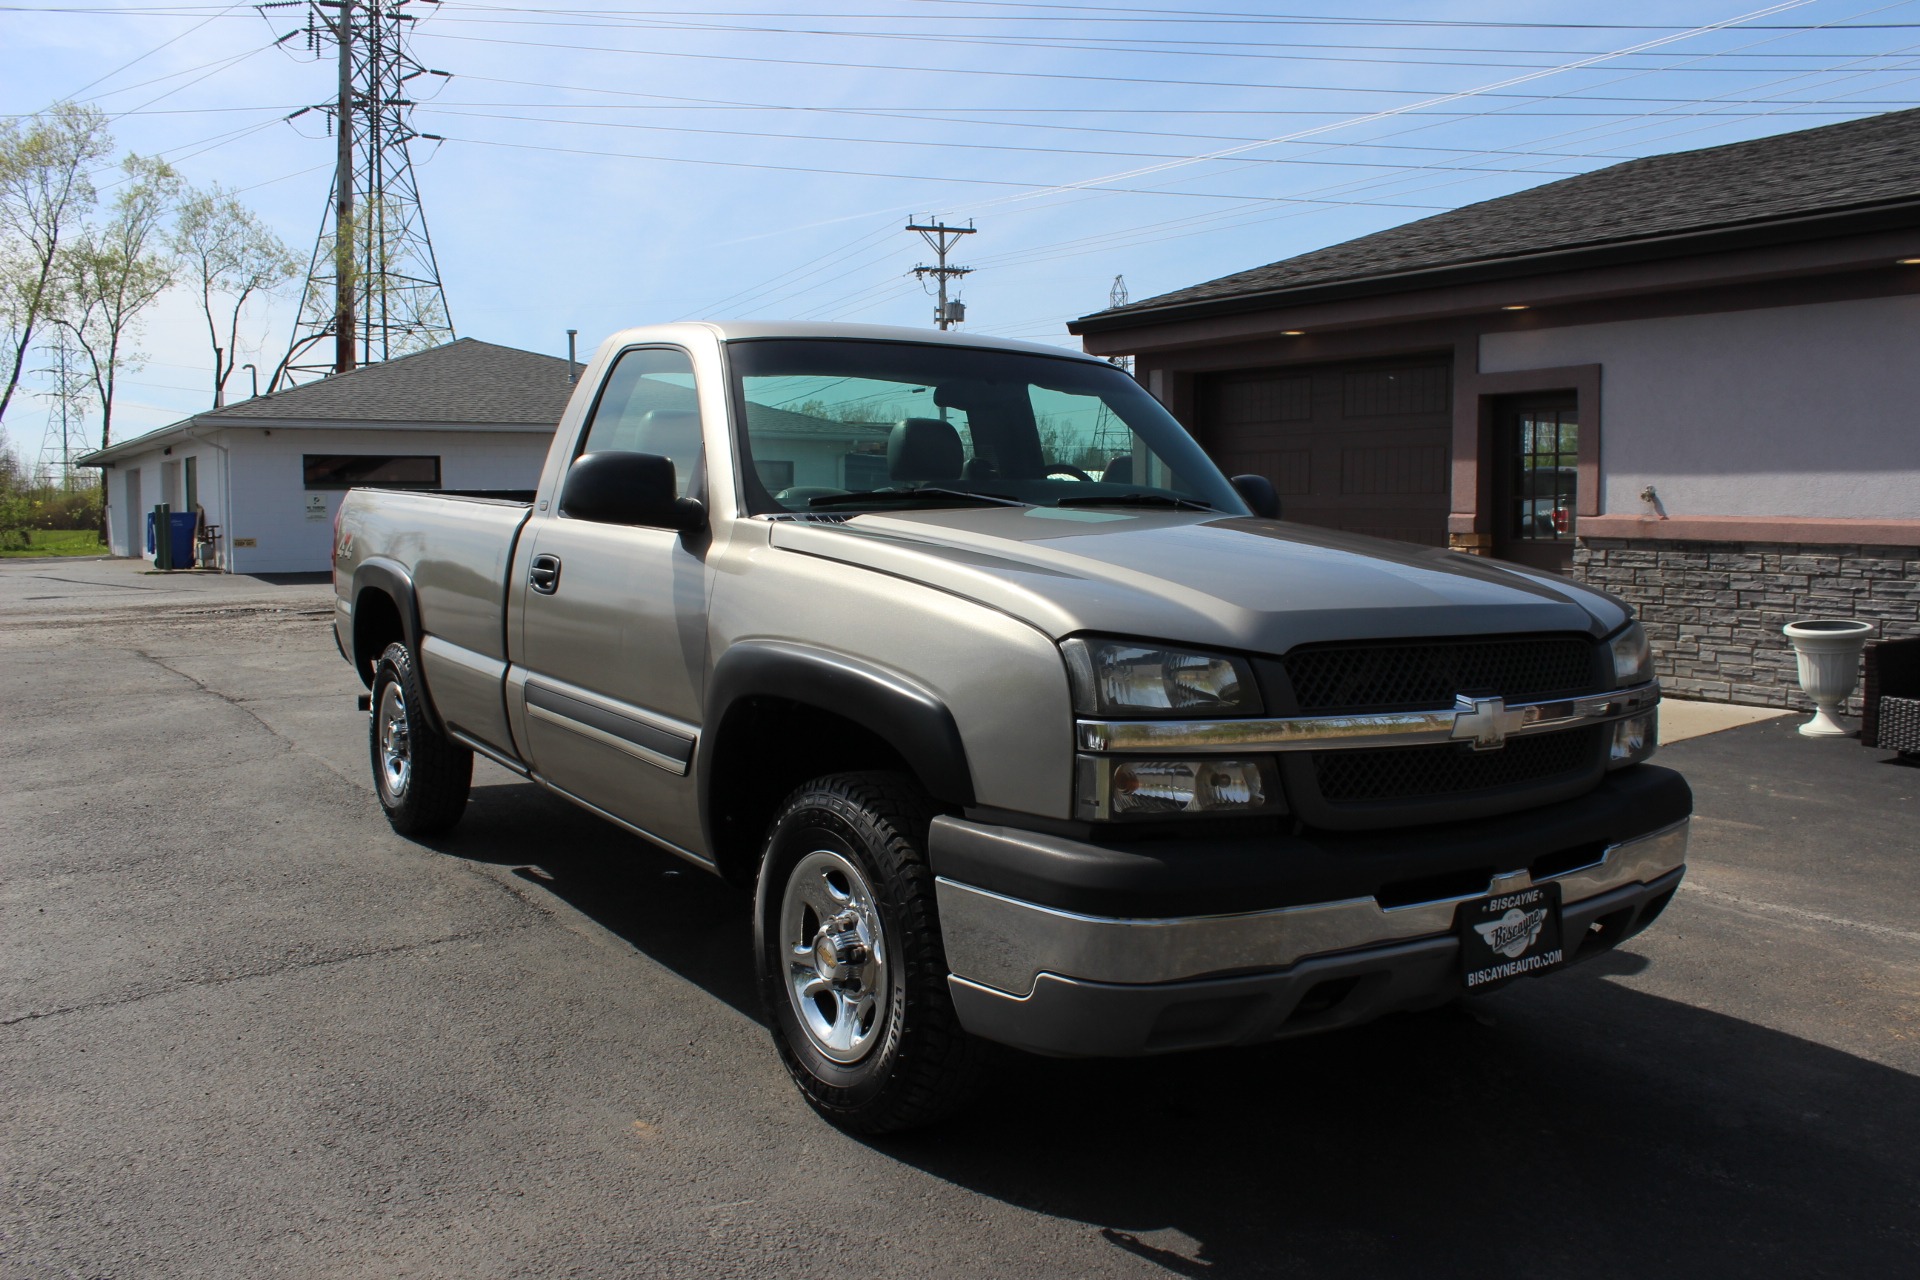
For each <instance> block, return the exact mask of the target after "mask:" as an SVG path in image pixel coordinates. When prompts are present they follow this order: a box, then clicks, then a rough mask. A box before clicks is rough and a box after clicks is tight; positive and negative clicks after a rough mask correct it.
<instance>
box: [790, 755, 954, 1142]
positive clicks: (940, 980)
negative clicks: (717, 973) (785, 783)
mask: <svg viewBox="0 0 1920 1280" xmlns="http://www.w3.org/2000/svg"><path fill="white" fill-rule="evenodd" d="M931 819H932V806H931V805H930V804H929V803H928V800H927V797H926V795H925V793H924V792H922V791H921V790H920V788H919V787H918V786H916V785H915V784H914V783H913V782H912V781H911V780H910V779H908V778H905V777H902V776H901V775H899V774H892V773H844V774H835V775H832V776H830V777H825V778H819V779H816V780H815V781H813V782H809V783H808V784H807V785H805V786H803V787H801V788H800V789H799V790H798V791H795V792H794V793H793V794H792V795H791V796H789V797H787V800H786V803H785V804H783V805H782V806H781V808H780V813H779V816H778V817H776V818H775V819H774V822H773V826H772V829H771V831H770V832H769V834H768V837H767V845H766V850H765V854H764V857H763V859H762V862H761V869H760V878H759V885H758V890H757V892H756V894H755V900H754V949H755V954H756V957H757V960H758V968H759V974H760V995H761V999H762V1000H763V1001H764V1003H765V1005H766V1010H767V1017H768V1022H769V1023H770V1024H771V1026H772V1028H773V1040H774V1044H775V1046H776V1047H777V1048H778V1049H779V1051H780V1060H781V1061H782V1062H784V1063H785V1064H786V1067H787V1071H788V1072H789V1073H790V1074H791V1075H792V1076H793V1079H794V1083H796V1084H797V1085H799V1086H800V1092H801V1093H802V1094H803V1095H805V1097H806V1099H807V1101H808V1103H810V1104H811V1105H812V1106H813V1108H814V1110H815V1111H818V1112H819V1113H820V1114H821V1115H822V1116H823V1117H825V1118H826V1119H827V1120H828V1121H830V1122H832V1123H833V1124H835V1125H837V1126H839V1127H840V1128H843V1129H847V1130H850V1131H852V1132H855V1133H867V1134H878V1133H895V1132H899V1131H901V1130H904V1129H912V1128H917V1127H919V1126H922V1125H926V1124H931V1123H933V1122H934V1121H936V1120H939V1119H941V1118H943V1117H945V1116H947V1115H949V1114H950V1113H952V1112H953V1111H954V1110H956V1109H957V1108H958V1107H960V1106H961V1105H962V1104H964V1103H965V1102H966V1101H967V1099H968V1098H969V1097H970V1096H971V1095H972V1094H973V1092H974V1091H975V1089H976V1088H977V1087H978V1085H979V1084H980V1082H981V1080H982V1079H983V1077H984V1075H985V1065H986V1055H987V1053H988V1052H989V1046H987V1045H986V1044H985V1043H984V1042H982V1041H980V1040H977V1039H975V1038H974V1037H973V1036H970V1035H968V1034H967V1033H966V1032H965V1031H964V1030H962V1029H961V1027H960V1023H959V1019H958V1018H957V1017H956V1016H955V1015H954V1012H953V1001H952V999H951V998H950V996H949V995H948V992H947V965H946V955H945V952H944V951H943V949H942V947H941V945H940V926H939V917H938V915H937V913H936V910H935V905H934V888H933V873H932V872H931V871H930V870H929V869H928V867H927V858H926V839H927V825H928V823H929V822H930V821H931ZM835 860H838V861H837V862H836V861H835ZM846 866H851V867H852V868H854V869H856V870H857V871H858V872H859V874H860V876H861V877H863V878H864V880H865V885H864V886H848V887H849V888H850V889H860V888H864V889H865V890H866V893H867V897H868V901H867V905H866V907H865V909H864V913H863V914H861V915H860V923H859V924H858V925H857V926H856V927H855V928H854V929H853V932H857V933H859V935H860V936H861V938H862V939H864V940H865V941H867V942H869V943H871V942H874V941H875V938H876V937H877V939H878V945H876V946H873V947H872V948H870V949H869V948H865V947H854V948H853V952H854V953H857V952H860V951H866V952H867V953H868V954H867V958H866V961H865V963H864V965H862V966H858V967H856V968H855V969H854V971H855V972H859V973H860V974H861V975H862V977H861V978H860V979H859V980H858V981H853V982H850V983H842V984H836V985H834V986H833V987H832V988H831V989H830V993H829V994H827V995H825V996H818V997H814V999H813V1002H814V1005H815V1009H816V1012H822V1021H823V1022H824V1021H826V1020H827V1019H826V1018H825V1016H824V1012H823V1010H824V1008H825V1007H826V1006H825V1005H824V1004H823V1003H822V1002H823V1001H824V1002H827V1003H831V1002H833V1001H844V1002H845V1004H847V1005H857V1004H858V1003H859V1002H860V1001H861V1000H870V1002H871V1005H872V1007H873V1009H874V1016H873V1021H872V1023H871V1024H862V1023H861V1022H860V1020H859V1018H858V1015H857V1014H856V1015H855V1016H854V1017H853V1018H851V1019H849V1020H847V1022H846V1024H845V1025H847V1026H848V1027H851V1028H856V1029H857V1028H858V1027H860V1026H862V1025H866V1027H867V1029H866V1030H865V1031H864V1033H862V1032H859V1031H858V1030H856V1031H855V1033H854V1034H855V1037H856V1038H857V1037H858V1036H860V1035H864V1037H865V1044H866V1048H865V1050H864V1052H860V1051H857V1050H856V1049H855V1048H853V1047H850V1046H844V1045H843V1046H839V1047H838V1050H837V1052H838V1054H839V1056H840V1058H841V1059H842V1060H836V1059H835V1057H832V1056H829V1053H830V1052H833V1051H835V1050H834V1049H833V1047H832V1046H828V1048H826V1049H823V1047H822V1046H823V1044H825V1043H826V1040H825V1039H823V1038H822V1037H821V1036H820V1034H819V1030H818V1028H819V1026H820V1024H819V1023H812V1024H811V1025H813V1026H814V1027H815V1030H809V1025H810V1024H809V1022H807V1021H803V1020H804V1019H806V1018H807V1015H806V1014H805V1013H803V1012H802V1007H801V1006H802V1004H803V1001H805V1000H806V999H807V997H805V996H803V995H801V994H798V993H797V990H796V986H797V985H799V984H805V983H808V982H819V983H821V984H822V985H824V983H825V980H824V979H821V978H817V977H813V976H809V975H808V972H807V966H808V964H810V963H812V962H811V961H808V962H805V963H803V962H800V961H798V960H797V959H796V953H795V952H792V951H790V950H789V947H790V945H791V942H792V940H790V939H786V938H785V936H784V935H785V934H786V933H787V932H796V936H797V937H799V938H802V939H804V937H805V935H806V932H807V925H806V924H805V923H804V920H805V918H806V916H805V913H806V912H807V911H809V910H812V909H811V908H805V907H802V908H801V909H800V910H801V919H802V922H801V923H799V924H798V925H797V927H796V924H795V922H794V921H793V920H792V919H791V918H790V917H789V915H788V912H789V909H790V908H792V907H793V906H794V905H795V902H796V899H797V898H798V897H800V896H803V894H804V893H805V891H806V885H805V884H803V883H798V882H796V876H795V873H796V871H797V870H800V871H801V872H802V875H801V880H802V881H805V880H809V879H810V878H812V877H813V876H814V875H815V874H816V873H821V872H824V873H825V876H826V879H824V880H823V881H822V883H825V884H828V885H829V887H830V882H831V877H832V875H833V874H834V873H835V870H836V868H839V869H841V870H843V869H844V867H846ZM790 888H792V890H793V893H792V894H790V893H789V889H790ZM861 910H862V909H861V908H859V907H857V906H855V905H853V904H851V903H849V904H848V906H847V908H846V914H843V915H840V916H839V917H838V918H839V919H841V920H845V919H847V918H848V916H849V915H853V914H856V913H860V912H861ZM816 916H817V913H816ZM869 917H871V918H869ZM876 922H877V925H878V932H877V935H875V934H874V932H873V930H872V927H871V926H873V925H874V924H875V923H876ZM822 923H823V924H824V921H823V922H822ZM836 936H839V937H843V938H844V937H848V936H850V935H849V932H848V931H847V930H846V929H845V928H843V929H842V930H840V931H839V932H838V933H837V934H836ZM826 945H828V946H829V948H830V949H831V945H832V944H831V943H830V942H829V943H828V944H826ZM834 954H840V953H834ZM876 955H877V956H878V960H877V963H876V960H875V956H876ZM876 971H877V972H879V973H880V974H882V975H883V976H884V987H885V989H884V991H881V990H877V989H876V990H873V991H871V992H862V991H861V989H860V986H859V983H860V982H865V981H867V980H868V979H870V978H872V977H873V976H874V974H875V973H876ZM845 991H852V992H854V993H855V994H854V996H853V997H847V996H845V995H844V992H845ZM856 1054H857V1056H855V1055H856ZM849 1058H852V1060H847V1059H849Z"/></svg>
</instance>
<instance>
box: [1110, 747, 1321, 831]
mask: <svg viewBox="0 0 1920 1280" xmlns="http://www.w3.org/2000/svg"><path fill="white" fill-rule="evenodd" d="M1079 775H1080V776H1079V778H1078V784H1079V785H1078V786H1077V787H1076V788H1075V790H1076V792H1077V793H1078V795H1079V802H1078V807H1079V816H1080V817H1081V818H1083V819H1085V820H1087V821H1090V822H1099V821H1104V820H1106V819H1109V818H1157V817H1172V816H1174V815H1176V814H1236V813H1263V812H1268V813H1270V812H1274V811H1277V810H1279V809H1281V808H1282V807H1283V806H1282V805H1281V802H1280V783H1279V780H1278V779H1277V778H1276V777H1275V776H1274V772H1273V765H1272V763H1271V762H1270V761H1267V760H1260V759H1254V760H1216V759H1199V760H1136V759H1130V758H1128V757H1125V756H1081V757H1080V758H1079Z"/></svg>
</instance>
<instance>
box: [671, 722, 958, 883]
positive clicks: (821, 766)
mask: <svg viewBox="0 0 1920 1280" xmlns="http://www.w3.org/2000/svg"><path fill="white" fill-rule="evenodd" d="M708 768H709V770H710V774H709V777H708V782H707V796H708V801H707V805H708V810H709V812H708V815H707V816H708V818H709V820H710V821H709V827H708V829H709V831H710V833H711V848H712V850H713V855H714V860H715V863H716V864H717V865H718V867H719V870H720V873H721V874H722V875H724V876H725V877H726V878H727V879H728V880H730V881H732V882H734V883H735V884H739V885H742V886H744V885H749V884H752V883H753V877H754V875H755V874H756V872H757V871H758V869H759V857H760V849H761V845H762V843H763V842H764V841H765V839H766V835H767V827H768V824H770V823H771V822H772V821H773V817H774V811H775V810H776V809H777V808H778V806H779V804H780V802H781V801H782V800H784V799H786V798H787V796H789V795H790V794H792V793H793V791H794V789H795V788H796V787H798V786H800V784H802V783H804V782H807V781H809V780H811V779H813V778H819V777H823V776H825V775H827V774H829V773H846V772H850V771H853V770H867V769H881V770H887V771H891V772H897V773H904V774H906V775H908V776H909V777H912V776H914V772H913V768H912V766H910V765H909V764H908V763H907V760H906V757H904V756H902V755H901V754H900V752H899V751H897V750H895V749H894V747H893V746H892V745H891V744H890V743H888V742H887V740H886V739H884V738H882V737H881V736H880V735H879V734H876V733H874V732H873V731H872V730H869V729H866V728H864V727H862V726H860V725H858V724H855V723H854V722H853V721H851V720H849V719H847V718H846V717H845V716H841V715H836V714H834V713H833V712H831V711H826V710H823V709H822V708H820V707H815V706H810V705H808V704H807V703H803V702H795V701H792V700H789V699H786V698H772V697H752V698H743V699H742V700H740V701H739V702H737V703H735V704H734V705H733V706H732V707H731V708H729V709H728V711H727V714H726V716H725V717H724V718H723V719H722V720H721V722H720V726H719V728H718V730H717V731H716V736H715V738H714V752H713V757H712V761H711V763H710V764H709V765H708ZM922 785H924V782H923V784H922Z"/></svg>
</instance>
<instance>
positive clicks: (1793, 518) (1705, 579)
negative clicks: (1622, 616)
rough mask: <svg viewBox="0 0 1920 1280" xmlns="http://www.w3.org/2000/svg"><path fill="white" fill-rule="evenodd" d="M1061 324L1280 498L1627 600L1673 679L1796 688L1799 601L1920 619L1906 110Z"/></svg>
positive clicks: (1697, 689) (1540, 191) (1821, 611)
mask: <svg viewBox="0 0 1920 1280" xmlns="http://www.w3.org/2000/svg"><path fill="white" fill-rule="evenodd" d="M1069 328H1070V330H1071V331H1072V332H1074V333H1076V334H1078V335H1079V336H1080V337H1081V339H1082V342H1083V344H1084V346H1085V347H1086V349H1087V350H1088V351H1090V352H1093V353H1095V354H1099V355H1131V356H1133V357H1134V358H1135V362H1136V369H1137V371H1138V373H1139V376H1140V377H1141V379H1142V381H1143V382H1145V383H1146V384H1147V386H1148V388H1149V390H1151V391H1152V392H1153V393H1154V394H1155V395H1156V396H1158V397H1159V398H1160V400H1161V401H1162V402H1163V403H1165V404H1167V405H1168V406H1169V407H1170V408H1171V409H1172V410H1173V411H1174V412H1175V414H1176V415H1177V416H1179V417H1180V418H1181V420H1182V421H1184V422H1185V423H1187V425H1188V426H1189V427H1190V428H1191V429H1192V430H1193V432H1194V434H1195V435H1196V436H1197V437H1198V438H1199V439H1200V441H1201V443H1202V444H1203V445H1205V446H1206V447H1207V449H1208V450H1209V451H1210V452H1211V453H1212V454H1213V456H1214V457H1215V459H1216V460H1218V461H1219V462H1221V463H1222V465H1223V466H1224V467H1225V468H1226V469H1227V470H1228V471H1230V472H1256V473H1259V474H1263V475H1265V476H1267V477H1268V478H1269V479H1271V480H1272V481H1273V482H1274V484H1275V486H1276V488H1277V489H1278V490H1279V491H1280V494H1281V499H1282V503H1283V506H1284V508H1285V509H1286V512H1287V514H1288V516H1289V518H1293V519H1299V520H1301V521H1303V522H1308V523H1315V524H1323V525H1328V526H1332V527H1337V528H1344V529H1349V530H1357V531H1363V532H1369V533H1375V534H1379V535H1382V536H1386V537H1392V538H1398V539H1401V540H1404V541H1411V542H1420V543H1427V544H1430V545H1433V546H1436V547H1447V546H1450V547H1452V548H1453V549H1455V550H1459V551H1468V552H1473V553H1476V554H1489V555H1495V556H1499V557H1502V558H1506V559H1511V560H1516V561H1520V562H1522V563H1526V564H1531V565H1534V566H1536V567H1539V568H1542V569H1546V570H1551V571H1556V572H1570V573H1574V574H1576V575H1579V576H1582V577H1584V578H1586V579H1587V580H1589V581H1592V582H1594V583H1596V584H1597V585H1601V586H1604V587H1606V588H1607V589H1608V590H1611V591H1614V592H1615V593H1617V594H1619V595H1622V596H1624V597H1626V598H1627V599H1629V600H1630V601H1633V602H1634V603H1635V604H1636V605H1637V606H1638V607H1640V608H1641V609H1642V610H1643V611H1644V612H1645V613H1647V614H1648V616H1649V618H1650V623H1651V626H1650V629H1651V630H1652V631H1653V632H1654V634H1655V636H1656V639H1657V641H1658V643H1659V646H1660V647H1661V649H1662V651H1663V659H1662V660H1663V663H1664V664H1665V665H1664V673H1665V675H1666V678H1667V680H1668V687H1669V689H1670V690H1671V691H1677V692H1682V693H1685V694H1691V695H1696V696H1706V697H1720V698H1726V699H1731V700H1734V701H1743V702H1762V703H1771V704H1782V703H1784V702H1786V701H1788V700H1789V698H1790V696H1794V695H1791V693H1790V691H1791V690H1792V687H1793V684H1794V681H1793V679H1792V676H1791V668H1792V660H1791V658H1790V657H1789V656H1788V650H1787V648H1786V646H1785V644H1784V643H1783V642H1782V641H1781V640H1780V635H1779V626H1780V625H1781V624H1783V623H1784V622H1786V621H1789V620H1791V619H1792V618H1794V617H1803V616H1811V615H1820V616H1839V617H1862V618H1869V619H1871V620H1873V621H1875V622H1876V623H1878V624H1880V626H1881V629H1882V632H1883V634H1888V635H1893V634H1912V633H1915V632H1920V618H1917V617H1916V607H1917V606H1920V600H1917V599H1916V597H1915V595H1914V594H1913V589H1912V588H1913V584H1914V583H1915V582H1920V408H1916V406H1920V110H1910V111H1898V112H1891V113H1888V114H1885V115H1880V116H1874V117H1869V118H1866V119H1861V120H1853V121H1848V122H1846V123H1842V124H1835V125H1829V126H1825V127H1822V128H1816V129H1807V130H1803V131H1800V132H1795V133H1785V134H1778V135H1775V136H1772V137H1767V138H1757V139H1753V140H1751V141H1747V142H1737V143H1732V144H1730V145H1726V146H1718V147H1708V148H1704V149H1701V150H1696V151H1684V152H1676V153H1673V154H1669V155H1660V156H1649V157H1646V158H1643V159H1638V160H1629V161H1626V162H1624V163H1621V164H1616V165H1611V166H1609V167H1607V168H1604V169H1597V170H1595V171H1593V172H1591V173H1586V174H1581V175H1579V176H1576V177H1571V178H1566V179H1562V180H1560V181H1557V182H1551V183H1546V184H1543V185H1541V186H1538V187H1533V188H1531V189H1529V190H1526V191H1521V192H1517V193H1515V194H1513V195H1508V196H1503V197H1500V198H1498V199H1494V200H1486V201H1482V202H1480V203H1478V204H1472V205H1467V206H1464V207H1462V208H1459V209H1453V210H1450V211H1448V212H1445V213H1441V214H1436V215H1434V216H1432V217H1428V218H1422V219H1419V220H1417V221H1414V222H1409V223H1406V224H1404V225H1402V226H1398V227H1392V228H1389V229H1387V230H1385V231H1379V232H1375V233H1373V234H1371V235H1365V236H1361V237H1358V238H1357V239H1353V240H1348V241H1345V242H1343V243H1340V244H1334V245H1329V246H1327V247H1325V248H1321V249H1316V250H1313V251H1311V252H1308V253H1303V254H1298V255H1296V256H1294V257H1291V258H1287V259H1284V260H1282V261H1279V262H1274V263H1269V264H1267V265H1265V266H1259V267H1254V268H1251V269H1249V270H1245V271H1238V272H1234V273H1232V274H1230V275H1226V276H1222V277H1220V278H1218V279H1215V280H1209V281H1205V282H1203V283H1200V284H1195V285H1191V286H1188V287H1185V288H1179V289H1174V290H1171V291H1169V292H1165V293H1162V294H1160V295H1158V296H1156V297H1149V298H1145V299H1143V300H1141V301H1139V302H1135V303H1131V304H1129V305H1126V306H1122V307H1116V308H1113V309H1111V310H1107V311H1102V312H1098V313H1096V314H1093V315H1089V316H1085V317H1082V318H1081V319H1079V320H1077V321H1075V322H1074V323H1073V324H1071V325H1070V326H1069ZM1863 566H1870V567H1871V572H1869V571H1867V569H1865V568H1863Z"/></svg>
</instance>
